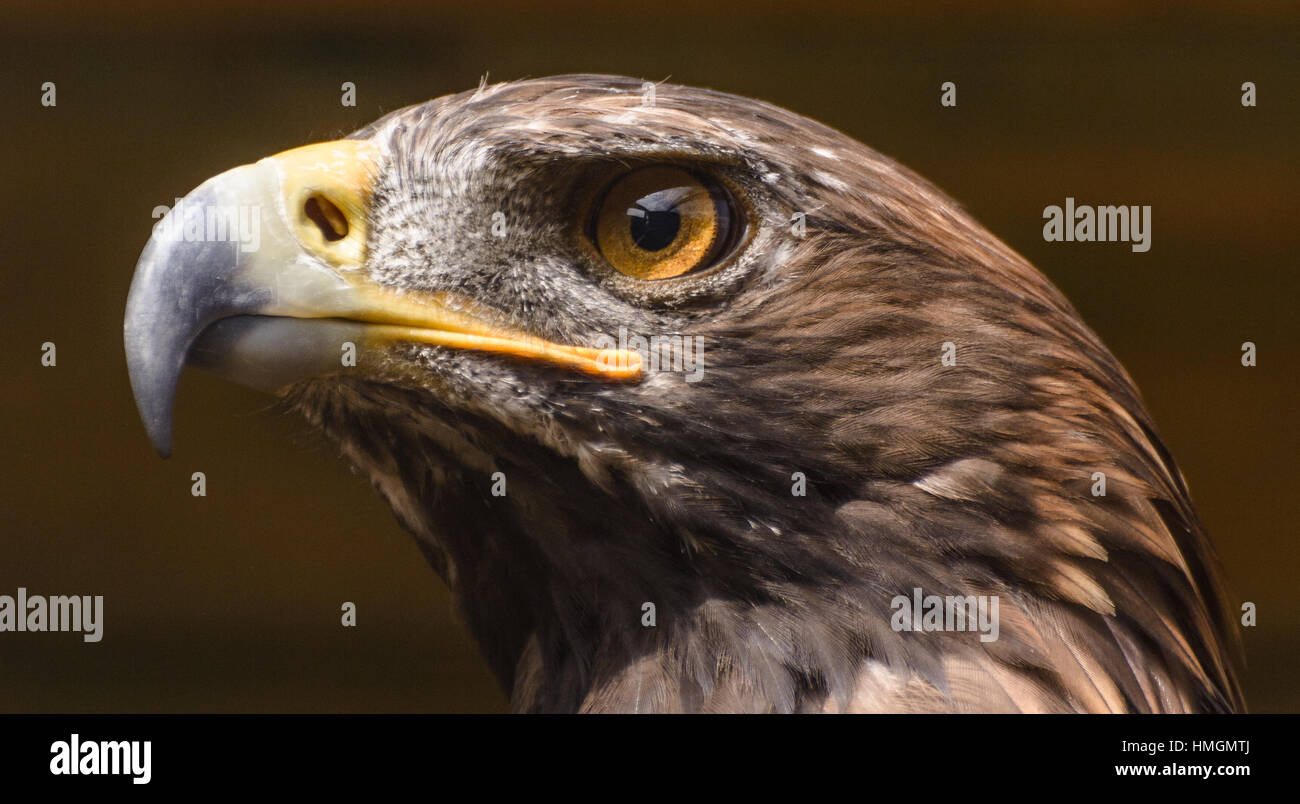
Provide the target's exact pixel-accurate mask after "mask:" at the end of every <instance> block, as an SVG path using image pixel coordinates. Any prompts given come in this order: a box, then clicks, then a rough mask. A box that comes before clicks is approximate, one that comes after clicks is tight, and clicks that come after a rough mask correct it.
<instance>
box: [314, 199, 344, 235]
mask: <svg viewBox="0 0 1300 804" xmlns="http://www.w3.org/2000/svg"><path fill="white" fill-rule="evenodd" d="M303 212H304V213H306V215H307V217H308V218H310V219H311V222H312V223H314V224H316V227H317V228H318V229H320V233H321V236H322V237H324V238H325V239H326V240H329V241H334V240H342V239H343V238H345V237H347V236H348V219H347V216H346V215H344V214H343V211H342V210H341V209H339V208H338V207H337V206H335V204H334V202H333V201H330V200H329V199H328V198H326V197H325V196H323V195H313V196H310V197H308V198H307V201H306V202H305V203H304V204H303Z"/></svg>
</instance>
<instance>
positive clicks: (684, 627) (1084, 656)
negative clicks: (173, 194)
mask: <svg viewBox="0 0 1300 804" xmlns="http://www.w3.org/2000/svg"><path fill="white" fill-rule="evenodd" d="M124 334H125V349H126V357H127V362H128V368H129V372H130V378H131V384H132V390H133V393H134V395H135V398H136V401H137V404H138V407H139V411H140V414H141V416H142V418H143V421H144V424H145V427H146V429H147V431H148V434H149V436H150V438H151V440H152V442H153V444H154V446H155V447H156V448H157V449H158V451H159V452H160V453H162V455H163V456H164V457H166V456H167V454H168V453H169V451H170V449H171V439H172V405H173V398H174V396H175V391H176V386H177V383H178V378H179V376H180V374H181V372H182V370H183V369H184V367H185V366H186V365H195V366H199V367H201V368H204V369H207V370H209V371H212V372H215V373H217V374H218V375H221V376H223V377H225V378H228V379H231V380H233V381H235V382H239V383H243V384H246V385H249V386H252V387H255V388H259V389H263V390H266V391H269V392H271V393H274V394H275V395H276V396H277V397H278V398H279V399H280V400H281V401H282V403H283V406H284V408H285V409H286V410H290V411H294V412H296V413H298V414H300V415H301V416H303V417H305V419H306V420H307V421H308V422H309V423H310V424H311V425H312V426H313V428H314V429H317V430H319V431H320V432H321V433H323V435H324V436H325V437H327V438H328V439H330V440H332V441H333V442H335V443H336V444H337V446H338V448H339V451H340V452H341V454H342V456H344V457H345V458H346V459H347V460H348V461H349V462H351V463H352V464H353V465H354V466H355V467H357V468H358V469H359V470H360V472H362V473H363V474H364V475H365V476H367V477H368V478H369V479H370V481H371V483H372V484H373V486H374V488H375V489H376V490H377V491H378V493H379V494H380V495H382V496H383V498H384V499H385V500H386V501H387V503H388V504H389V506H390V507H391V509H392V511H393V513H394V515H395V517H396V519H397V520H398V522H399V523H400V524H401V525H402V526H403V527H404V528H405V529H406V530H407V531H409V532H410V533H411V534H412V535H413V536H414V538H415V540H416V541H417V543H418V544H419V547H420V548H421V551H422V552H423V554H424V555H425V556H426V557H427V559H428V561H429V563H430V564H431V565H432V567H433V569H434V570H435V571H436V572H437V574H438V575H439V576H441V578H442V579H443V581H444V582H445V583H446V584H447V586H448V587H449V589H450V590H451V592H452V595H453V597H454V599H455V601H456V605H457V608H458V610H459V612H460V613H461V616H462V617H463V620H464V622H465V624H466V626H467V628H468V629H469V630H470V631H471V632H472V634H473V636H474V638H475V639H476V641H477V643H478V644H479V646H480V648H481V650H482V652H483V654H484V656H485V658H486V661H487V663H488V665H489V666H490V667H491V669H492V672H493V673H494V674H495V676H496V678H497V679H498V680H499V682H500V684H501V686H502V688H503V689H504V690H505V692H506V694H507V695H508V696H509V699H510V702H511V708H512V710H513V711H516V712H746V713H747V712H780V713H785V712H857V713H868V712H903V713H913V712H1025V713H1031V712H1047V713H1064V712H1087V713H1095V712H1232V711H1241V710H1243V709H1244V702H1243V698H1242V693H1241V689H1240V685H1239V681H1238V675H1239V672H1240V664H1241V660H1240V655H1241V648H1240V642H1239V636H1238V635H1237V631H1236V628H1235V623H1234V621H1233V620H1234V617H1233V615H1232V613H1231V611H1230V609H1229V606H1228V602H1229V601H1228V592H1227V588H1226V585H1225V581H1224V579H1223V575H1222V571H1221V569H1220V568H1219V563H1218V560H1217V558H1216V555H1215V553H1214V550H1213V547H1212V545H1211V542H1210V540H1209V538H1208V536H1207V534H1206V531H1205V529H1204V528H1203V526H1202V525H1201V523H1200V521H1199V520H1198V518H1197V514H1196V512H1195V510H1194V508H1193V505H1192V502H1191V499H1190V496H1189V492H1188V489H1187V486H1186V484H1185V481H1184V479H1183V477H1182V475H1181V473H1180V471H1179V469H1178V468H1177V466H1176V464H1175V462H1174V459H1173V457H1172V456H1171V455H1170V453H1169V451H1168V450H1167V449H1166V447H1165V446H1164V445H1163V443H1162V442H1161V439H1160V437H1159V435H1158V434H1157V431H1156V428H1155V426H1154V424H1153V423H1152V420H1151V417H1150V416H1149V415H1148V413H1147V412H1146V410H1145V409H1144V407H1143V404H1142V401H1141V399H1140V396H1139V393H1138V390H1137V388H1136V386H1135V385H1134V383H1133V381H1132V380H1131V379H1130V378H1129V376H1128V374H1127V373H1126V372H1125V370H1124V369H1123V368H1122V367H1121V365H1120V364H1119V362H1118V361H1117V360H1116V359H1115V358H1114V357H1113V356H1112V355H1111V354H1110V352H1109V351H1107V349H1106V347H1105V346H1104V345H1103V344H1102V342H1101V340H1100V339H1099V337H1098V336H1097V335H1096V334H1095V333H1094V332H1093V331H1092V330H1091V329H1089V328H1088V326H1086V325H1085V324H1084V323H1083V322H1082V320H1081V319H1080V316H1079V315H1078V313H1077V312H1076V311H1075V310H1074V309H1073V308H1072V306H1071V305H1070V303H1069V302H1068V301H1067V300H1066V299H1065V298H1064V296H1063V295H1062V294H1061V292H1060V291H1059V290H1057V289H1056V288H1055V287H1054V286H1053V285H1052V284H1051V283H1050V282H1049V281H1048V280H1047V279H1046V278H1045V277H1044V276H1043V275H1042V274H1041V273H1039V271H1038V270H1036V269H1035V268H1034V267H1033V266H1032V265H1031V264H1030V263H1029V262H1028V261H1027V260H1026V259H1025V258H1023V257H1022V256H1020V255H1019V254H1017V253H1016V252H1015V251H1013V250H1012V249H1011V248H1009V247H1008V246H1006V245H1005V244H1003V243H1002V242H1001V241H999V240H998V239H997V238H996V237H995V236H993V235H992V234H990V233H989V232H988V231H986V230H985V229H984V228H983V227H982V226H981V225H980V224H978V223H977V222H976V221H975V220H974V219H973V218H972V217H971V216H970V215H969V214H967V213H966V212H964V211H963V210H962V209H961V208H960V207H959V206H958V204H957V203H956V202H954V201H953V200H952V199H950V198H948V197H947V196H946V195H944V194H943V193H942V192H940V191H939V190H937V189H936V188H935V187H934V186H933V185H931V184H930V183H928V182H927V181H926V180H924V179H922V178H920V177H919V176H917V175H916V174H914V173H912V172H910V171H909V170H907V169H906V168H904V167H902V166H901V165H899V164H898V163H896V162H894V161H892V160H891V159H889V158H887V157H885V156H883V155H881V154H879V153H877V152H876V151H874V150H872V149H871V148H869V147H867V146H866V145H863V144H861V143H859V142H857V141H855V140H854V139H852V138H850V137H848V136H846V135H845V134H842V133H840V132H838V131H836V130H833V129H831V128H829V127H827V126H824V125H821V124H819V123H817V122H815V121H813V120H810V119H808V118H805V117H802V116H800V115H797V114H795V113H792V112H790V111H786V110H784V109H782V108H779V107H776V106H773V105H770V104H767V103H764V102H760V101H756V100H751V99H747V98H743V97H738V96H735V95H730V94H725V93H722V92H718V91H713V90H707V89H699V88H692V87H687V86H676V85H671V84H667V83H658V84H655V83H648V82H645V81H642V80H639V79H634V78H625V77H616V76H606V75H566V76H558V77H549V78H539V79H531V80H522V81H516V82H505V83H498V84H495V85H487V84H486V83H484V84H482V85H480V86H479V87H477V88H476V89H473V90H470V91H467V92H464V93H461V94H456V95H450V96H446V97H441V98H438V99H436V100H431V101H428V102H426V103H422V104H418V105H414V106H410V107H407V108H404V109H400V110H398V111H395V112H392V113H391V114H388V115H386V116H384V117H382V118H381V119H379V120H377V121H376V122H374V123H372V124H370V125H368V126H366V127H365V128H362V129H361V130H359V131H357V132H355V133H353V134H351V135H349V136H348V137H346V138H344V139H340V140H337V141H332V142H324V143H317V144H314V145H307V146H304V147H301V148H296V149H293V150H290V151H286V152H283V153H280V154H277V155H275V156H270V157H267V158H264V159H262V160H260V161H258V162H255V163H252V164H248V165H244V166H241V167H236V168H234V169H232V170H230V171H227V172H225V173H222V174H220V175H218V176H216V177H214V178H212V179H210V180H208V181H206V182H205V183H203V184H202V185H200V186H199V187H198V188H197V189H195V190H194V191H193V192H191V193H190V194H189V195H187V196H186V197H185V198H184V199H181V200H180V201H179V202H178V203H177V204H176V206H175V207H174V208H173V209H172V210H171V211H170V212H169V213H168V215H167V216H166V217H165V218H163V219H162V220H161V221H159V222H158V224H156V225H155V227H154V231H153V233H152V236H151V238H150V240H149V242H148V243H147V245H146V246H145V248H144V251H143V253H142V255H141V257H140V260H139V263H138V265H137V266H136V272H135V276H134V279H133V282H132V285H131V290H130V294H129V297H128V300H127V305H126V314H125V326H124ZM954 611H955V612H956V615H960V616H954Z"/></svg>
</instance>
